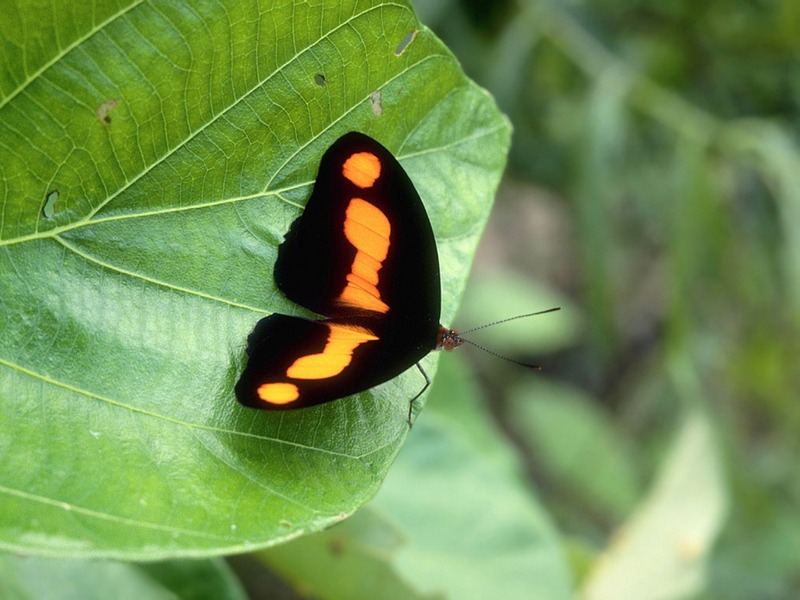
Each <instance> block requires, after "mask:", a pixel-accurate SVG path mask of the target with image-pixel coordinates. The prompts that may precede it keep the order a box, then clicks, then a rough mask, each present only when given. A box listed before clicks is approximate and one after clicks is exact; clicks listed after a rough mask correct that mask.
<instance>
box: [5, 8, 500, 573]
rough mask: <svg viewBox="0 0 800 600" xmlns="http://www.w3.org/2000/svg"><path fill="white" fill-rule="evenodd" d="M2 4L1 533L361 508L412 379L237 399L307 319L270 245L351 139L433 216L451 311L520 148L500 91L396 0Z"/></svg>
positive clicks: (309, 519) (10, 537)
mask: <svg viewBox="0 0 800 600" xmlns="http://www.w3.org/2000/svg"><path fill="white" fill-rule="evenodd" d="M101 4H102V3H101ZM0 10H2V11H3V13H5V14H2V15H0V39H1V40H2V44H3V48H2V55H3V56H4V57H5V60H4V61H3V64H2V68H0V148H2V152H3V159H2V164H0V177H2V181H1V182H0V202H2V206H1V207H0V285H2V294H1V297H2V321H0V455H2V457H3V460H2V462H1V464H0V546H2V547H4V548H6V549H11V550H14V551H22V552H35V553H45V554H50V555H95V556H98V555H112V556H116V557H129V558H130V557H139V558H156V557H160V556H170V555H172V556H174V555H190V554H193V555H204V554H208V553H220V552H231V551H244V550H248V549H251V548H255V547H260V546H264V545H268V544H272V543H277V542H279V541H281V540H285V539H290V538H293V537H296V536H298V535H301V534H303V533H305V532H308V531H313V530H317V529H320V528H323V527H325V526H327V525H329V524H331V523H333V522H336V521H338V520H341V519H342V518H344V517H345V516H347V515H348V514H350V513H352V511H354V510H355V509H356V508H357V507H358V506H359V505H360V504H362V503H363V502H365V501H366V500H367V499H368V498H370V497H371V496H372V495H373V494H374V493H375V491H376V489H377V487H378V486H379V484H380V482H381V481H382V479H383V477H384V475H385V473H386V471H387V469H388V467H389V465H390V464H391V462H392V460H393V459H394V456H395V455H396V453H397V451H398V449H399V447H400V445H401V444H402V442H403V440H404V438H405V436H406V435H407V431H408V426H407V424H406V413H407V409H408V404H407V403H408V399H409V398H410V397H411V396H413V395H414V393H416V391H417V390H418V389H419V387H420V383H421V382H420V379H421V378H420V377H419V374H418V373H416V372H413V373H412V372H409V373H407V374H405V375H403V376H401V377H399V378H398V379H397V380H395V381H392V382H389V383H387V384H385V385H383V386H380V387H379V388H377V389H376V390H374V391H373V392H370V393H364V394H360V395H358V396H356V397H353V398H350V399H347V400H344V401H340V402H335V403H332V404H329V405H325V406H321V407H317V408H314V409H308V410H302V411H290V412H285V413H271V414H267V413H261V412H258V411H253V410H250V409H245V408H241V407H239V406H238V405H237V404H236V403H235V401H234V398H233V394H232V391H231V390H232V387H233V384H234V382H235V380H236V377H237V374H238V372H239V371H240V369H241V368H242V365H243V361H244V342H245V339H246V336H247V334H248V332H249V330H250V329H251V328H252V326H253V325H254V324H255V323H256V321H257V320H258V319H259V318H260V317H262V316H263V315H264V314H267V313H269V312H272V311H279V312H287V313H292V312H294V311H296V307H294V306H293V305H292V304H291V303H289V302H288V301H287V300H286V299H285V298H283V297H282V295H281V294H280V293H279V292H278V291H277V290H276V288H275V286H274V283H273V280H272V266H273V263H274V258H275V254H276V248H277V245H278V244H279V243H280V242H281V240H282V237H283V234H284V233H285V231H286V230H287V229H288V227H289V224H290V223H291V221H292V220H293V219H294V218H295V217H296V216H297V215H298V214H299V211H300V207H301V206H302V205H303V203H304V202H305V199H306V197H307V196H308V194H309V192H310V187H311V185H312V181H313V177H314V175H315V173H316V167H317V163H318V161H319V157H320V156H321V154H322V153H323V151H324V150H325V148H326V147H327V146H328V145H329V144H330V143H331V142H332V141H333V140H335V139H336V138H337V137H338V136H339V135H341V134H342V133H344V132H345V131H348V130H354V129H356V130H361V131H364V132H366V133H368V134H370V135H372V136H374V137H376V138H377V139H379V140H380V141H381V142H383V143H384V144H385V145H386V146H387V147H389V148H390V149H391V150H392V151H394V152H395V153H396V155H397V156H398V157H399V159H400V160H401V162H402V163H403V165H404V166H405V167H406V169H407V170H408V172H409V174H410V176H411V178H412V179H413V180H414V182H415V184H416V186H417V188H418V190H419V191H420V195H421V196H422V198H423V200H424V202H425V204H426V206H427V207H428V210H429V215H430V218H431V221H432V224H433V228H434V231H435V233H436V236H437V240H438V242H439V250H440V260H441V265H442V289H443V319H444V320H445V321H447V320H449V318H450V317H451V316H452V314H453V313H454V311H455V309H456V306H457V303H458V298H459V296H460V294H461V291H462V289H463V285H464V280H465V277H466V272H467V269H468V268H469V264H470V261H471V256H472V253H473V252H474V249H475V245H476V242H477V237H478V235H479V234H480V232H481V230H482V228H483V225H484V223H485V219H486V217H487V213H488V210H489V207H490V204H491V198H492V196H493V193H494V190H495V187H496V185H497V182H498V179H499V175H500V172H501V170H502V167H503V164H504V161H505V154H506V151H507V148H508V141H509V127H508V124H507V122H506V121H505V119H504V118H503V117H502V116H501V115H500V114H499V113H498V111H497V109H496V107H495V105H494V103H493V101H492V99H491V98H490V97H489V96H488V95H487V94H486V93H485V92H483V91H482V90H480V89H479V88H477V87H476V86H475V85H474V84H472V83H471V82H470V81H469V80H467V79H466V78H465V76H464V75H463V73H462V72H461V70H460V68H459V66H458V64H457V63H456V61H455V60H454V59H453V57H452V56H451V55H450V53H449V52H448V51H447V49H446V48H444V47H443V46H442V44H441V43H440V42H439V41H438V40H437V39H436V38H435V37H434V36H433V35H432V34H431V33H430V32H429V31H428V30H427V29H425V28H424V27H422V26H421V25H420V24H419V23H418V22H417V20H416V18H415V16H414V14H413V12H412V10H411V9H410V8H409V7H408V5H407V4H405V3H398V2H392V3H381V2H374V1H364V2H355V1H353V2H336V3H329V4H328V5H325V4H324V3H323V5H314V6H309V5H307V4H305V3H296V2H286V1H284V2H272V1H266V0H265V1H264V2H262V3H258V2H251V1H229V2H224V3H217V2H200V3H192V4H191V5H189V4H185V5H184V4H179V3H170V2H148V3H142V2H129V3H125V4H120V5H112V4H111V3H108V4H102V5H101V6H92V7H88V6H87V7H84V5H83V4H80V3H67V4H64V5H62V4H59V3H55V2H53V4H52V5H47V4H46V3H42V4H36V5H33V4H32V3H26V2H22V1H21V0H20V1H19V2H18V3H17V4H16V5H12V6H9V3H6V4H5V5H4V7H3V8H2V9H0ZM411 32H416V37H415V38H413V39H412V40H411V41H410V43H408V44H407V45H406V46H404V47H402V48H400V47H399V46H400V43H401V41H403V40H404V38H405V41H406V42H408V41H409V39H410V38H409V37H408V34H409V33H411ZM376 92H379V94H377V93H376ZM379 109H380V110H379ZM409 293H414V291H413V290H409ZM425 364H426V365H427V366H428V367H429V369H430V370H431V371H432V370H433V368H434V367H435V364H434V361H433V359H432V358H428V359H427V360H426V361H425Z"/></svg>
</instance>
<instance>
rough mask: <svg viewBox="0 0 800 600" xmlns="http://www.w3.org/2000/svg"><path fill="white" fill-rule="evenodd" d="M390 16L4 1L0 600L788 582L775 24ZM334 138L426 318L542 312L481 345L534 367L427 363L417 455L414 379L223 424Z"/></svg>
mask: <svg viewBox="0 0 800 600" xmlns="http://www.w3.org/2000/svg"><path fill="white" fill-rule="evenodd" d="M416 9H417V10H418V11H419V17H420V20H421V22H422V23H424V24H425V25H427V26H430V27H432V28H433V30H434V31H435V32H436V35H434V34H433V33H432V32H431V31H430V30H428V29H427V28H426V27H425V26H423V25H421V24H420V22H419V21H417V20H416V16H415V14H414V12H413V10H412V9H411V8H410V6H408V5H407V4H404V3H381V2H347V3H325V2H323V3H320V4H310V3H290V2H279V3H274V2H269V3H267V2H264V3H262V4H258V3H256V2H244V1H240V2H233V1H230V2H225V3H221V4H218V3H204V2H201V3H193V4H192V5H191V6H188V5H187V6H182V5H178V4H174V3H166V2H164V3H161V2H149V3H146V2H127V3H123V2H120V3H112V2H99V3H96V4H94V5H90V6H84V5H80V6H62V5H61V4H55V3H54V4H52V5H50V4H47V3H40V4H30V3H25V2H19V3H13V2H7V3H5V4H4V5H3V6H2V7H0V33H2V35H0V43H1V44H2V46H0V58H1V60H0V148H2V154H3V157H2V160H1V161H0V203H2V204H1V205H2V209H1V210H0V302H1V303H2V308H0V311H2V312H1V313H0V314H2V319H1V320H0V456H2V457H3V460H2V461H0V546H2V548H3V549H4V550H5V551H6V554H5V555H3V556H2V558H0V596H3V597H5V596H7V597H10V598H31V597H35V598H48V597H51V598H72V597H75V598H86V597H92V594H94V595H96V596H97V597H108V595H107V590H109V589H113V590H115V591H116V592H118V597H126V595H130V596H131V597H147V598H150V597H153V598H158V597H162V596H163V597H165V598H166V597H179V598H237V599H238V598H244V597H247V596H248V595H249V596H250V597H287V598H294V597H313V598H332V599H334V598H362V597H363V598H375V597H380V598H442V597H444V598H458V599H461V598H467V599H469V598H490V597H504V598H531V597H534V598H546V599H549V598H553V599H562V598H564V599H566V598H573V597H575V596H580V597H583V598H587V599H610V600H619V599H622V600H627V599H629V598H630V599H632V600H647V599H649V598H653V599H656V598H658V599H672V598H675V599H681V598H698V599H706V598H709V599H710V598H725V599H734V600H736V599H740V598H741V599H742V600H744V599H750V598H766V599H771V598H775V599H778V598H793V597H794V595H795V588H796V587H797V585H800V583H799V582H800V565H799V564H798V562H799V561H800V558H798V557H800V519H798V511H797V510H796V508H795V507H796V506H797V505H798V496H799V495H800V489H798V484H797V479H798V478H797V466H796V464H797V461H796V454H797V445H798V442H797V440H798V439H800V435H798V434H799V433H800V432H798V428H800V421H799V419H798V417H799V416H800V411H798V409H797V408H796V396H797V392H796V390H797V388H798V386H797V381H796V380H797V377H796V375H795V369H794V367H793V363H794V360H793V359H794V357H795V356H796V352H795V350H796V346H797V342H796V340H797V339H798V336H797V333H798V331H797V330H798V315H799V314H800V311H799V310H798V307H800V303H799V302H798V300H799V298H798V294H800V236H798V235H797V224H798V223H800V195H798V194H799V193H798V191H797V190H800V180H798V176H797V172H798V169H797V165H798V158H800V157H799V156H798V148H797V124H798V120H797V115H798V102H800V89H798V86H797V81H796V80H797V78H796V72H797V65H796V40H797V38H798V34H799V33H800V31H799V30H800V9H798V8H796V7H795V4H794V3H793V2H792V1H791V0H782V1H781V0H777V1H776V2H773V3H770V4H766V3H764V4H753V3H751V2H744V1H742V2H729V1H726V2H722V1H711V2H707V3H703V4H702V5H698V4H696V3H691V2H680V1H674V2H666V3H655V2H652V3H642V2H635V3H634V2H624V1H621V0H617V1H613V0H604V1H600V0H596V1H593V2H590V3H586V4H583V5H574V4H569V5H567V4H563V3H557V2H542V1H533V0H530V1H525V0H519V1H518V2H495V3H485V2H484V3H479V2H471V1H469V0H464V1H462V2H445V1H442V2H435V3H418V5H417V6H416ZM415 31H416V36H415V37H414V38H413V40H412V41H411V42H410V43H408V44H407V45H405V44H403V43H402V42H403V40H405V41H406V42H408V35H409V34H410V33H412V32H415ZM437 36H438V38H441V39H442V40H444V43H442V42H440V41H439V39H438V38H437ZM445 44H446V46H445ZM448 47H449V49H448ZM451 52H452V53H454V54H455V56H457V57H458V59H456V58H455V56H454V54H451ZM462 68H463V70H464V71H465V72H466V75H465V74H464V72H462ZM467 76H468V77H469V78H468V77H467ZM470 78H471V79H470ZM472 80H474V81H476V82H477V85H476V84H475V83H473V81H472ZM479 86H482V87H483V88H486V89H487V90H489V92H491V94H492V95H489V94H487V93H486V92H485V91H484V90H483V89H481V87H479ZM377 92H380V94H377ZM495 102H496V103H497V104H495ZM498 107H499V108H498ZM503 113H504V114H505V115H507V117H508V118H506V117H504V116H503ZM509 121H510V122H509ZM512 125H513V128H514V133H513V137H512V136H511V126H512ZM351 129H358V130H361V131H364V132H366V133H369V134H370V135H372V136H374V137H376V138H377V139H379V140H380V141H381V142H382V143H384V144H385V145H386V146H387V147H388V148H390V149H391V150H392V151H393V152H394V153H395V154H396V155H397V156H398V158H399V160H400V161H401V163H402V164H403V166H404V167H405V168H406V170H407V171H408V173H409V175H410V176H411V178H412V180H413V181H414V183H415V185H416V186H417V189H418V190H419V192H420V195H421V197H422V198H423V201H424V202H425V204H426V207H427V209H428V213H429V216H430V218H431V222H432V225H433V228H434V231H435V234H436V237H437V243H438V246H439V252H440V260H441V263H442V290H443V307H442V318H443V321H444V324H446V325H455V326H457V327H458V326H460V327H461V328H462V329H467V328H469V327H471V326H475V325H479V324H482V323H485V322H488V321H491V320H494V319H502V318H504V317H507V316H510V315H514V314H520V313H526V312H531V311H533V310H540V309H545V308H549V307H551V306H561V307H562V310H561V311H560V312H559V313H554V314H549V315H545V316H540V317H536V318H534V319H529V320H524V321H517V322H515V323H509V324H506V325H500V326H497V327H496V328H493V329H488V330H482V331H480V332H475V334H474V339H475V341H476V342H479V343H481V344H484V345H486V346H488V347H490V348H492V349H493V350H496V351H498V352H500V353H502V354H505V355H508V356H510V357H512V358H514V359H517V360H522V361H524V362H535V363H537V364H540V365H542V366H543V370H542V371H541V372H533V373H532V372H531V371H529V370H526V369H522V368H519V367H517V366H515V365H513V364H511V363H506V362H504V361H500V360H498V359H496V358H495V357H492V356H490V355H483V354H482V353H479V352H470V351H469V350H463V349H460V350H459V351H458V352H457V353H455V354H448V355H447V356H443V357H441V362H440V364H439V369H438V371H439V373H438V375H437V378H436V380H435V383H434V385H433V386H432V389H431V391H430V393H429V394H428V396H427V398H426V406H425V408H424V410H422V411H421V412H420V413H419V415H418V419H417V421H416V424H415V426H414V428H413V429H411V430H410V431H409V429H408V427H407V425H406V423H405V414H406V411H407V399H408V398H410V397H412V396H413V395H414V393H416V391H417V390H418V388H419V381H418V380H419V376H418V373H416V372H409V373H406V374H404V375H403V376H401V377H399V378H398V379H397V380H395V381H392V382H388V383H387V384H385V385H383V386H379V387H378V388H376V389H375V390H372V391H370V392H368V393H364V394H360V395H358V396H356V397H353V398H350V399H347V400H344V401H341V402H336V403H333V404H330V405H326V406H322V407H318V408H315V409H311V410H309V411H297V412H287V413H272V414H261V413H254V412H253V411H249V410H246V409H242V408H240V407H239V406H238V405H237V404H236V403H235V401H234V399H233V396H232V393H231V388H232V385H233V382H235V380H236V376H237V373H238V371H239V369H241V367H242V364H243V361H244V353H243V346H244V341H245V338H246V336H247V333H248V332H249V330H250V328H251V327H252V326H253V324H254V323H255V322H256V321H257V320H258V318H260V316H263V315H264V314H267V313H269V312H272V311H278V312H284V313H287V314H294V313H295V312H297V311H298V309H297V307H295V306H293V305H292V304H291V303H290V302H288V301H287V300H286V299H285V298H283V297H282V296H281V294H280V293H279V292H278V291H277V290H276V289H275V286H274V282H273V281H272V277H271V268H272V264H274V259H275V254H276V248H277V245H278V244H279V243H280V241H281V239H282V236H283V234H284V233H285V231H286V230H287V229H288V226H289V224H290V223H291V221H292V220H293V219H294V218H295V217H296V216H297V215H298V214H299V211H300V209H301V207H302V206H303V203H304V202H305V199H306V198H307V196H308V193H309V192H310V188H311V185H312V183H313V178H314V174H315V172H316V166H317V161H318V160H319V156H320V155H321V154H322V152H323V151H324V149H325V148H326V147H327V146H328V145H329V144H330V143H331V142H332V141H333V140H334V139H336V137H338V136H339V135H340V134H342V133H344V132H345V131H348V130H351ZM509 143H510V146H509ZM507 152H509V154H508V158H509V161H508V166H507V167H506V156H507ZM501 175H504V178H503V182H502V184H501V185H500V190H499V194H498V196H497V198H498V199H497V203H496V206H495V209H494V211H493V213H492V218H491V219H490V220H489V221H488V226H487V221H486V220H487V218H488V215H489V211H490V208H491V204H492V200H493V198H494V196H495V191H496V189H497V185H498V183H499V181H500V177H501ZM484 227H487V228H486V234H485V236H484V237H483V242H482V245H481V247H480V249H479V251H478V254H477V258H476V260H475V264H474V268H473V269H472V276H471V278H470V283H469V285H468V286H467V289H466V294H465V296H464V300H463V302H461V294H462V291H463V290H464V286H465V282H466V279H467V275H468V273H469V271H470V268H471V267H472V262H473V255H474V252H475V249H476V246H477V243H478V240H479V237H480V236H481V234H482V232H483V230H484ZM457 311H458V314H456V312H457ZM439 358H440V357H438V356H437V355H431V356H429V357H428V358H426V359H425V361H424V365H425V368H426V370H427V371H428V372H429V373H431V374H433V373H434V372H435V371H436V366H437V365H436V363H437V361H438V360H439ZM390 467H391V468H390ZM384 478H385V481H384ZM379 490H380V491H379ZM376 493H377V496H376V495H375V494H376ZM373 496H374V498H373ZM370 499H371V500H370ZM365 503H366V504H365ZM350 515H352V516H350ZM348 516H350V518H348V519H345V518H346V517H348ZM343 520H344V521H343ZM340 521H343V522H341V523H339V522H340ZM335 523H339V524H338V525H335V526H331V525H334V524H335ZM323 529H324V531H322V532H321V533H313V532H319V531H321V530H323ZM306 534H310V535H306ZM294 538H298V539H294ZM290 540H293V541H290ZM284 542H286V543H284ZM243 553H247V554H243ZM234 554H236V555H240V556H236V557H231V558H229V560H227V561H223V560H220V559H218V558H212V557H214V556H218V555H227V556H231V555H234ZM190 558H195V559H198V560H187V559H190ZM140 561H147V562H140ZM152 561H156V562H152Z"/></svg>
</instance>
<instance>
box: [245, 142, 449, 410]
mask: <svg viewBox="0 0 800 600" xmlns="http://www.w3.org/2000/svg"><path fill="white" fill-rule="evenodd" d="M275 281H276V283H277V285H278V287H279V288H280V289H281V291H283V292H284V293H285V294H286V296H287V297H288V298H289V299H290V300H292V301H294V302H296V303H297V304H300V305H301V306H304V307H305V308H308V309H309V310H312V311H314V312H315V313H317V314H320V315H322V316H324V317H326V319H324V320H321V321H309V320H305V319H300V318H296V317H288V316H284V315H272V316H270V317H267V318H265V319H262V321H260V322H259V324H258V325H257V327H256V329H255V330H254V331H253V333H252V334H251V335H250V337H249V338H248V355H249V358H248V364H247V367H246V369H245V371H244V373H243V374H242V377H241V379H240V380H239V382H238V383H237V385H236V395H237V398H238V399H239V401H240V402H242V403H243V404H245V405H247V406H255V407H258V408H268V409H288V408H299V407H303V406H313V405H315V404H320V403H322V402H328V401H330V400H335V399H337V398H341V397H343V396H347V395H350V394H354V393H357V392H360V391H363V390H366V389H368V388H370V387H373V386H375V385H378V384H379V383H382V382H384V381H387V380H388V379H391V378H392V377H395V376H397V375H398V374H400V373H402V372H403V371H404V370H406V369H407V368H408V367H410V366H412V365H413V364H414V363H415V362H417V361H419V360H420V359H421V358H422V357H423V356H425V354H427V353H428V352H430V351H431V350H433V349H434V347H435V344H436V335H437V332H438V329H439V316H440V308H441V291H440V287H439V286H440V283H439V260H438V254H437V251H436V242H435V240H434V237H433V231H432V229H431V226H430V221H429V220H428V216H427V214H426V212H425V208H424V206H423V204H422V201H421V199H420V197H419V195H418V194H417V192H416V189H415V188H414V186H413V184H412V183H411V180H410V179H409V178H408V176H407V175H406V173H405V171H404V170H403V168H402V167H401V166H400V163H399V162H398V161H397V160H396V159H395V158H394V156H392V154H391V153H390V152H389V151H388V150H386V149H385V148H384V147H383V146H381V145H380V144H379V143H378V142H376V141H375V140H373V139H371V138H369V137H367V136H365V135H363V134H360V133H355V132H352V133H348V134H346V135H344V136H342V137H341V138H339V140H337V141H336V142H335V143H334V144H333V145H332V146H331V147H330V148H329V149H328V150H327V151H326V152H325V154H324V156H323V157H322V160H321V162H320V168H319V174H318V176H317V180H316V182H315V184H314V190H313V192H312V194H311V197H310V198H309V200H308V203H307V205H306V208H305V209H304V211H303V213H302V214H301V215H300V217H298V218H297V219H296V220H295V222H294V223H293V224H292V226H291V228H290V230H289V232H288V233H287V235H286V238H285V241H284V242H283V244H281V246H280V247H279V249H278V259H277V261H276V264H275Z"/></svg>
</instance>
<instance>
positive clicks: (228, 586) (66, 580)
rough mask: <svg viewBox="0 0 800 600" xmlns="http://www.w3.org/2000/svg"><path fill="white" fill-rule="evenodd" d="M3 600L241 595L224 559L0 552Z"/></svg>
mask: <svg viewBox="0 0 800 600" xmlns="http://www.w3.org/2000/svg"><path fill="white" fill-rule="evenodd" d="M0 574H2V577H0V597H2V598H4V599H6V600H29V599H32V598H35V599H36V600H94V599H97V600H105V599H107V598H114V599H115V600H128V599H131V600H134V599H137V600H138V599H140V598H147V599H148V600H161V599H164V600H174V599H176V598H180V599H181V600H204V599H207V600H245V598H246V596H245V594H244V591H243V590H242V589H241V586H240V585H239V583H238V581H237V580H236V578H235V577H234V576H233V574H232V573H231V571H230V569H229V568H228V566H227V565H226V564H225V562H223V561H221V560H202V561H200V560H182V561H169V562H161V563H145V564H132V563H119V562H114V561H95V560H81V559H69V560H66V559H52V558H40V557H20V556H0Z"/></svg>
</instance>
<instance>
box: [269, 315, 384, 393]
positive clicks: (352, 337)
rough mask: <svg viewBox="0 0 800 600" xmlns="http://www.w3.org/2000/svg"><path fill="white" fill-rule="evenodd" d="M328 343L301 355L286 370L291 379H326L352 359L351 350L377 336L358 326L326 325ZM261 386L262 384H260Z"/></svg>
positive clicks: (338, 371) (335, 373)
mask: <svg viewBox="0 0 800 600" xmlns="http://www.w3.org/2000/svg"><path fill="white" fill-rule="evenodd" d="M328 327H330V330H331V331H330V333H329V334H328V343H327V344H325V348H324V349H323V350H322V352H321V353H319V354H309V355H308V356H301V357H300V358H298V359H297V360H296V361H294V363H292V366H290V367H289V368H288V369H287V370H286V375H287V376H288V377H291V378H292V379H327V378H328V377H334V376H335V375H338V374H339V373H341V372H342V371H343V370H344V368H345V367H346V366H347V365H349V364H350V361H351V360H352V359H353V350H355V349H356V348H357V347H358V346H360V345H361V344H363V343H365V342H370V341H374V340H377V339H378V338H377V337H376V336H374V335H373V334H372V333H370V332H369V331H367V330H366V329H363V328H360V327H344V326H341V325H328ZM273 385H277V384H273ZM262 387H263V386H262Z"/></svg>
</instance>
